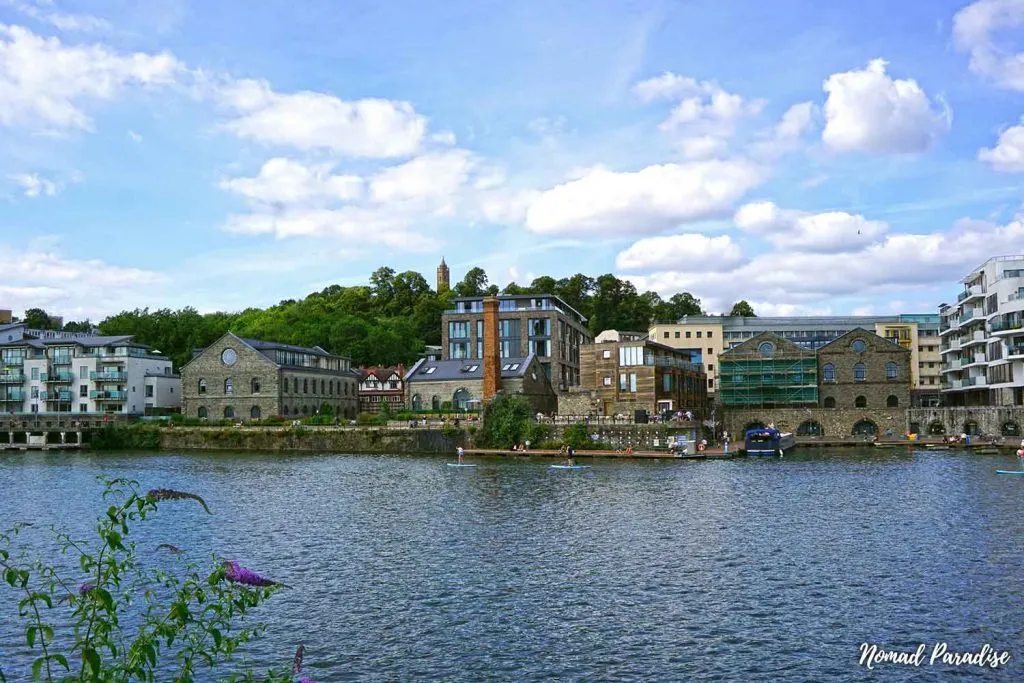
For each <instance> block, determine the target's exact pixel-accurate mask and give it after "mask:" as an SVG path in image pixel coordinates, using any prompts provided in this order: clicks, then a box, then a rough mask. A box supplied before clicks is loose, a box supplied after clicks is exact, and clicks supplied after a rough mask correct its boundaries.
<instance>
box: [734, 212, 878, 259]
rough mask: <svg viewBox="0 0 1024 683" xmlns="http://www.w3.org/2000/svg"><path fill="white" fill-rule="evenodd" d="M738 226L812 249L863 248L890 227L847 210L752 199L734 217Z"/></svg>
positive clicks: (780, 243)
mask: <svg viewBox="0 0 1024 683" xmlns="http://www.w3.org/2000/svg"><path fill="white" fill-rule="evenodd" d="M733 220H734V222H735V223H736V227H738V228H740V229H741V230H743V231H745V232H749V233H752V234H757V235H761V236H763V237H765V238H766V239H767V240H768V241H769V242H772V243H773V244H775V245H776V246H778V247H781V248H785V249H795V250H799V251H805V252H811V253H838V252H844V251H851V250H857V249H862V248H864V247H865V246H866V245H868V244H870V243H872V242H874V241H876V240H878V239H879V238H880V237H882V236H883V235H884V234H885V233H886V232H887V231H888V229H889V226H888V225H887V224H886V223H884V222H883V221H871V220H867V219H866V218H864V217H863V216H859V215H854V214H849V213H846V212H844V211H826V212H824V213H806V212H803V211H792V210H785V209H780V208H779V207H778V206H776V205H775V204H774V203H772V202H764V201H762V202H751V203H749V204H745V205H744V206H741V207H740V208H739V210H738V211H737V212H736V215H735V217H734V219H733Z"/></svg>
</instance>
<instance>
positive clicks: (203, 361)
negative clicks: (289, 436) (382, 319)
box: [181, 333, 359, 420]
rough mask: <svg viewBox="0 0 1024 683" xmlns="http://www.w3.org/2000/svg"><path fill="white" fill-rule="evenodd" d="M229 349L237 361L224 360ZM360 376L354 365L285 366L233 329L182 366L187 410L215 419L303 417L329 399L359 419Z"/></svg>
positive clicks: (335, 410)
mask: <svg viewBox="0 0 1024 683" xmlns="http://www.w3.org/2000/svg"><path fill="white" fill-rule="evenodd" d="M229 348H230V349H231V350H233V351H234V352H235V358H236V360H235V362H234V364H233V365H227V364H225V363H224V361H223V360H222V355H223V353H224V351H225V350H226V349H229ZM356 381H357V376H356V375H354V374H353V373H352V372H351V371H349V370H339V371H333V370H321V369H318V368H305V367H292V366H280V365H278V364H277V363H275V362H274V361H272V360H271V359H270V358H268V357H267V356H266V355H264V354H263V353H261V352H260V351H258V350H256V349H255V348H253V347H251V346H250V345H249V344H247V343H246V342H244V341H243V340H241V339H240V338H238V337H236V336H235V335H233V334H231V333H228V334H226V335H224V336H223V337H221V338H220V339H218V340H217V341H216V342H214V343H213V344H211V345H210V346H209V347H207V348H205V349H203V350H202V351H201V352H200V353H199V354H198V355H197V356H196V357H195V358H193V359H192V360H191V361H190V362H189V363H187V364H186V365H185V367H183V368H182V370H181V384H182V388H181V393H182V399H183V405H182V413H183V414H184V415H185V416H187V417H195V418H204V417H205V418H209V419H213V420H220V419H237V420H249V419H259V418H267V417H271V416H287V417H302V416H307V415H313V414H316V413H317V411H318V410H320V409H321V408H322V406H323V405H324V404H327V405H328V406H330V408H331V412H332V413H333V414H334V415H338V416H341V417H345V418H354V417H355V416H356V412H357V410H358V402H359V396H358V391H357V384H356Z"/></svg>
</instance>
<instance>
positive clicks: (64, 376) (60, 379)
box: [39, 372, 75, 384]
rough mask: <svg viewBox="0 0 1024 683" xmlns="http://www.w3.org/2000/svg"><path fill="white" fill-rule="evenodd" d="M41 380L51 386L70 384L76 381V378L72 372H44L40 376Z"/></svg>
mask: <svg viewBox="0 0 1024 683" xmlns="http://www.w3.org/2000/svg"><path fill="white" fill-rule="evenodd" d="M39 379H40V380H41V381H43V382H49V383H50V384H68V383H69V382H73V381H75V376H74V375H72V374H71V373H70V372H44V373H42V374H40V375H39Z"/></svg>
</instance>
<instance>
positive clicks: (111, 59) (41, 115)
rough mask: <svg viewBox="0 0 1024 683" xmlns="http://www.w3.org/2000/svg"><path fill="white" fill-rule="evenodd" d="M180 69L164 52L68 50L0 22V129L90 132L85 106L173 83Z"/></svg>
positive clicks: (56, 41)
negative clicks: (134, 89) (132, 89)
mask: <svg viewBox="0 0 1024 683" xmlns="http://www.w3.org/2000/svg"><path fill="white" fill-rule="evenodd" d="M183 69H184V67H183V65H182V64H181V63H180V62H178V60H177V59H175V58H174V57H173V56H172V55H170V54H168V53H161V54H155V55H153V54H145V53H134V54H118V53H116V52H112V51H111V50H108V49H107V48H105V47H102V46H99V45H91V46H67V45H64V44H62V43H61V41H60V40H59V39H57V38H43V37H40V36H37V35H36V34H34V33H32V32H31V31H29V30H27V29H25V28H22V27H20V26H6V25H3V24H0V125H5V126H14V125H23V126H27V127H34V128H41V129H50V130H61V129H75V128H77V129H82V130H91V129H92V120H91V119H90V118H89V116H88V115H87V114H86V113H85V111H83V109H82V107H83V105H84V103H85V102H88V101H94V100H111V99H113V98H114V97H116V96H117V95H118V94H120V93H121V92H122V91H123V90H124V89H125V88H127V87H130V86H137V87H156V86H167V85H170V84H173V83H174V82H175V80H176V79H177V78H178V76H179V75H180V74H181V72H182V71H183Z"/></svg>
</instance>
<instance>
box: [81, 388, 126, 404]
mask: <svg viewBox="0 0 1024 683" xmlns="http://www.w3.org/2000/svg"><path fill="white" fill-rule="evenodd" d="M89 398H95V399H100V400H103V401H123V400H125V399H126V398H128V392H127V391H101V390H98V389H93V390H92V391H90V392H89Z"/></svg>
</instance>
